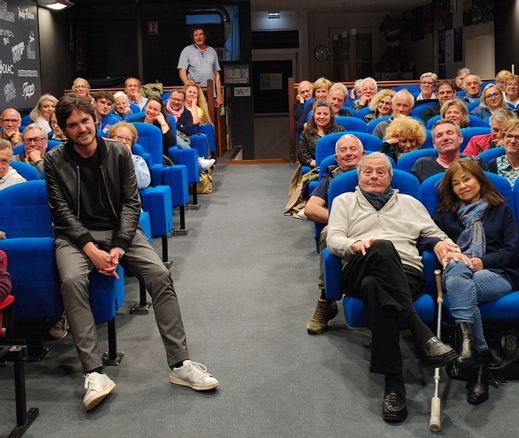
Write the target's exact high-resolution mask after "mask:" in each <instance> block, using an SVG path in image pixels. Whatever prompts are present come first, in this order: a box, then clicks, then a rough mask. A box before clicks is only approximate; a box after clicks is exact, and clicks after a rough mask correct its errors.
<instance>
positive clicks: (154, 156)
mask: <svg viewBox="0 0 519 438" xmlns="http://www.w3.org/2000/svg"><path fill="white" fill-rule="evenodd" d="M133 125H134V126H135V129H137V133H138V134H139V145H141V147H142V148H143V149H144V152H147V153H149V154H150V155H151V160H152V163H153V164H162V133H161V132H160V129H159V128H157V127H156V126H154V125H150V124H149V123H144V122H133Z"/></svg>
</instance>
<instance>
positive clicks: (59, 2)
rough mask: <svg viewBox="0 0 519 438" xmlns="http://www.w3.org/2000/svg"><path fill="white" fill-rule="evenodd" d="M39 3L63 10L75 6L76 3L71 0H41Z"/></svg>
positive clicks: (54, 9)
mask: <svg viewBox="0 0 519 438" xmlns="http://www.w3.org/2000/svg"><path fill="white" fill-rule="evenodd" d="M38 4H39V5H40V6H43V7H44V8H49V9H52V10H53V11H61V10H62V9H66V8H69V7H71V6H74V3H72V2H71V1H69V0H39V1H38Z"/></svg>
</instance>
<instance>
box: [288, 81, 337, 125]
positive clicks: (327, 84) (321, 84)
mask: <svg viewBox="0 0 519 438" xmlns="http://www.w3.org/2000/svg"><path fill="white" fill-rule="evenodd" d="M332 85H333V83H332V81H330V80H329V79H326V78H324V77H323V78H319V79H316V81H315V82H314V84H313V86H312V96H313V98H314V102H315V101H316V100H319V99H326V98H327V97H328V92H329V91H330V88H331V87H332ZM310 111H312V105H308V106H307V107H306V108H305V110H304V111H303V113H302V114H301V117H300V119H299V120H298V121H297V122H296V131H297V132H298V133H301V132H302V131H303V129H305V125H306V119H307V118H308V113H309V112H310Z"/></svg>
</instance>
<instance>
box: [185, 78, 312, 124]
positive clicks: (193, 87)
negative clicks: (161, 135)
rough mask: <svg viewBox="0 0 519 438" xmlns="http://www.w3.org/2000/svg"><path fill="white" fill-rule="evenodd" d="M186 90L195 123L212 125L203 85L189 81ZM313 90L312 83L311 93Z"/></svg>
mask: <svg viewBox="0 0 519 438" xmlns="http://www.w3.org/2000/svg"><path fill="white" fill-rule="evenodd" d="M184 90H185V91H186V108H187V109H188V110H189V112H190V113H191V116H192V117H193V125H195V126H196V125H212V124H213V122H212V120H211V114H210V113H209V108H208V106H207V99H206V98H205V94H204V90H202V87H201V86H200V85H198V84H196V83H195V82H193V81H188V82H187V84H186V85H185V86H184ZM311 90H312V88H311V84H310V93H311Z"/></svg>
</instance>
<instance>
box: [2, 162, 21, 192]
mask: <svg viewBox="0 0 519 438" xmlns="http://www.w3.org/2000/svg"><path fill="white" fill-rule="evenodd" d="M25 181H27V180H26V179H25V178H24V177H23V176H22V175H20V174H19V173H18V172H17V171H16V170H15V169H13V168H12V167H9V170H8V171H7V173H6V174H5V176H4V177H3V178H0V190H3V189H5V188H6V187H10V186H14V185H15V184H18V183H22V182H25Z"/></svg>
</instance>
